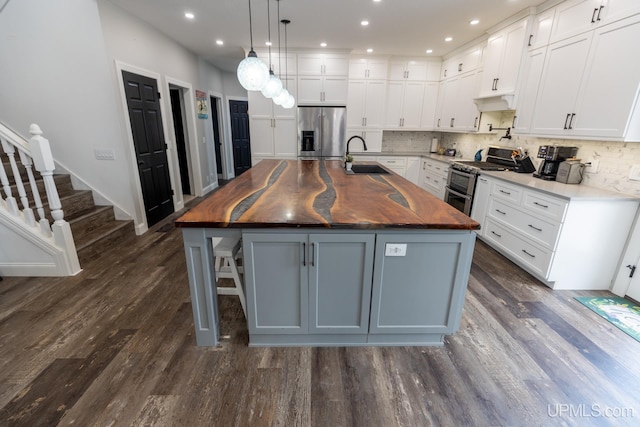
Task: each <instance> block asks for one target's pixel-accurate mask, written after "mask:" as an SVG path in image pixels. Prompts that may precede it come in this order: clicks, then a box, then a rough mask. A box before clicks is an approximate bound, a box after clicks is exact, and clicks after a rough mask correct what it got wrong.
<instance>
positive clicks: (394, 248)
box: [384, 243, 407, 256]
mask: <svg viewBox="0 0 640 427" xmlns="http://www.w3.org/2000/svg"><path fill="white" fill-rule="evenodd" d="M406 255H407V244H406V243H387V244H385V245H384V256H406Z"/></svg>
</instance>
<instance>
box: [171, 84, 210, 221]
mask: <svg viewBox="0 0 640 427" xmlns="http://www.w3.org/2000/svg"><path fill="white" fill-rule="evenodd" d="M171 86H173V87H178V88H179V89H180V95H182V107H183V108H184V114H185V117H183V118H184V125H185V126H186V135H185V137H186V139H185V141H186V148H187V155H188V160H189V173H190V178H191V190H192V191H193V195H194V196H195V197H200V196H202V194H203V193H202V173H201V169H200V152H199V150H198V131H197V129H198V127H197V124H196V111H195V105H196V99H195V91H194V89H193V85H192V84H191V83H187V82H185V81H182V80H179V79H176V78H173V77H170V76H165V85H164V92H166V95H165V94H164V93H163V94H162V96H163V98H164V99H165V100H169V101H168V102H169V104H171V102H170V99H171V93H170V90H171ZM161 100H162V99H161ZM169 108H171V107H170V105H169ZM170 119H171V130H172V131H174V130H175V129H174V123H173V117H170ZM171 135H175V133H172V134H171ZM168 140H169V141H171V144H168V145H169V150H167V154H170V161H171V162H175V163H174V165H173V166H174V167H175V170H176V171H177V175H175V177H173V176H172V181H171V182H172V184H173V183H174V179H175V185H174V188H177V189H178V190H177V191H175V193H176V194H175V196H174V198H176V199H178V204H177V205H176V210H179V209H182V208H184V195H183V194H182V182H181V179H180V166H179V163H178V147H177V146H176V141H174V140H173V138H169V139H168ZM178 193H180V194H179V197H178ZM175 202H176V201H175V200H174V203H175ZM178 205H179V206H178Z"/></svg>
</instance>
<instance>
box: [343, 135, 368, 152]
mask: <svg viewBox="0 0 640 427" xmlns="http://www.w3.org/2000/svg"><path fill="white" fill-rule="evenodd" d="M353 138H358V139H359V140H360V141H362V146H363V147H364V151H368V150H367V143H366V142H364V138H362V137H361V136H360V135H353V136H352V137H351V138H349V140H348V141H347V152H346V153H345V154H349V143H350V142H351V140H352V139H353Z"/></svg>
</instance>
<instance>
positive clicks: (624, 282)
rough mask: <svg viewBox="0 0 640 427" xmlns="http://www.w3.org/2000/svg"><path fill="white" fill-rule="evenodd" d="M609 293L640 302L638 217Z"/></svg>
mask: <svg viewBox="0 0 640 427" xmlns="http://www.w3.org/2000/svg"><path fill="white" fill-rule="evenodd" d="M627 266H631V267H627ZM633 266H635V267H636V269H635V272H634V274H633V277H629V275H630V274H631V269H632V268H633ZM611 292H613V293H614V294H616V295H619V296H624V295H628V296H630V297H631V298H633V299H634V300H636V301H640V221H639V220H638V217H636V224H635V226H634V228H633V230H632V231H631V233H630V234H629V239H628V241H627V247H626V248H625V251H624V253H623V254H622V258H621V259H620V265H619V266H618V273H617V275H616V277H615V279H614V282H613V287H612V288H611Z"/></svg>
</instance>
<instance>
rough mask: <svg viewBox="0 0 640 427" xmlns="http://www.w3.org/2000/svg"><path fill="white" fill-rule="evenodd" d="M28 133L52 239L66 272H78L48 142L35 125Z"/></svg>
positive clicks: (71, 236)
mask: <svg viewBox="0 0 640 427" xmlns="http://www.w3.org/2000/svg"><path fill="white" fill-rule="evenodd" d="M29 133H30V134H31V135H33V136H32V137H31V139H30V140H29V148H30V149H31V157H32V158H33V164H34V166H35V169H36V170H37V171H38V172H40V175H41V176H42V179H43V181H44V188H45V191H46V192H47V199H48V200H49V207H50V209H51V216H52V217H53V220H54V221H53V225H52V226H51V228H52V231H53V239H54V241H55V243H56V244H57V245H58V246H61V247H63V248H64V249H65V252H66V254H67V258H66V261H67V270H68V271H70V272H73V273H72V274H75V273H77V272H78V271H80V262H79V261H78V253H77V251H76V245H75V243H74V241H73V234H72V233H71V226H70V225H69V223H68V222H67V221H65V220H64V212H62V203H61V202H60V196H59V195H58V189H57V188H56V183H55V181H54V179H53V171H54V170H55V168H56V166H55V163H54V161H53V155H52V154H51V146H50V145H49V140H48V139H46V138H43V137H42V130H41V129H40V126H38V125H37V124H35V123H34V124H32V125H31V126H29Z"/></svg>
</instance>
